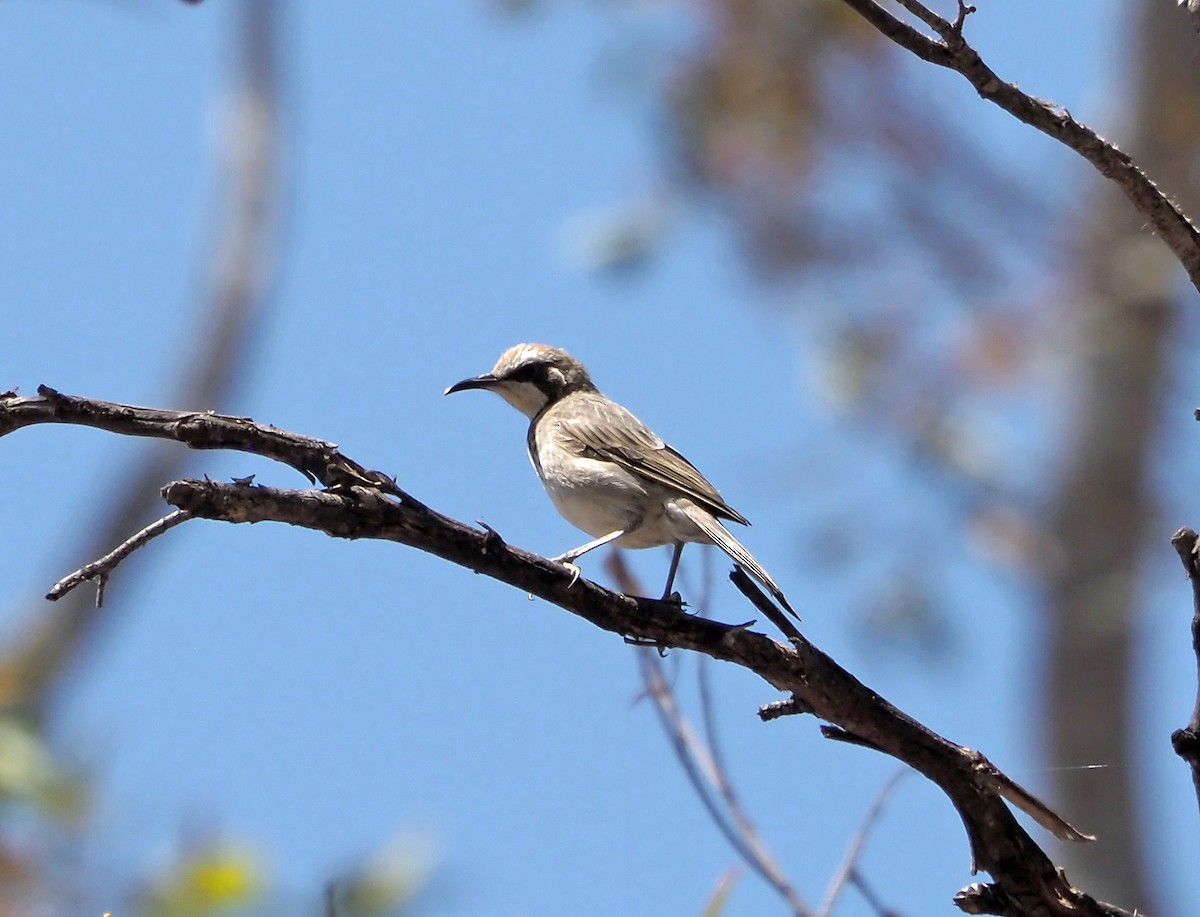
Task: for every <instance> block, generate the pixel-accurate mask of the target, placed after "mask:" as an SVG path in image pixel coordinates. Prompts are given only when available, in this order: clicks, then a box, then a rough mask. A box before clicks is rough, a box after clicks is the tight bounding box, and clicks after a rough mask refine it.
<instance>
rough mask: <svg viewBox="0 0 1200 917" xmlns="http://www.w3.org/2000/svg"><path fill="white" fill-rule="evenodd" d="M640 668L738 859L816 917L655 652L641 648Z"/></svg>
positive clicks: (802, 915) (802, 913) (794, 906)
mask: <svg viewBox="0 0 1200 917" xmlns="http://www.w3.org/2000/svg"><path fill="white" fill-rule="evenodd" d="M638 665H639V667H640V668H641V670H642V678H643V681H644V682H645V684H646V693H647V695H648V696H649V697H650V698H651V699H652V700H653V701H654V705H655V709H656V710H657V711H658V714H659V720H660V721H661V722H662V726H663V731H664V732H666V734H667V736H668V738H670V740H671V747H672V748H673V749H674V751H675V755H676V757H677V758H678V759H679V763H680V765H681V766H682V767H683V771H684V773H685V774H686V775H687V778H688V781H689V782H690V783H691V784H692V787H693V789H695V791H696V795H697V796H699V797H700V801H701V803H702V804H703V806H704V808H705V810H706V811H707V812H708V814H709V817H711V818H712V820H713V822H714V823H715V824H716V826H717V828H718V830H720V832H721V834H722V835H724V837H725V839H726V841H728V842H729V845H730V846H731V847H732V848H733V849H734V850H735V851H736V852H737V854H738V856H740V857H741V858H742V860H743V861H744V862H745V863H746V864H747V865H748V866H749V867H750V868H751V869H752V870H754V872H755V873H757V874H758V875H759V876H760V877H761V878H762V879H763V881H764V882H766V883H767V884H768V885H770V886H771V887H772V888H774V889H775V890H776V891H777V892H779V894H780V896H781V897H782V898H783V899H784V900H785V901H786V902H787V904H788V907H789V908H790V909H791V912H792V913H793V914H795V915H797V917H811V915H812V910H811V908H809V906H808V904H807V903H806V902H805V901H804V899H803V898H802V897H801V896H800V894H799V892H797V891H796V889H795V888H793V887H792V885H791V883H790V882H789V881H788V880H787V877H786V876H784V874H783V871H782V870H781V869H780V868H779V866H778V865H777V864H776V863H775V860H774V858H773V857H772V856H771V855H770V853H769V852H768V851H767V849H766V847H765V846H764V845H763V843H762V840H761V839H760V838H759V836H758V831H757V829H756V828H755V827H754V825H753V823H752V822H751V821H750V819H749V817H748V816H747V815H746V813H745V810H744V809H743V808H742V807H741V805H740V804H739V803H738V801H737V797H736V795H735V794H734V792H733V788H732V784H731V782H730V780H729V777H728V775H727V774H726V773H725V771H724V770H723V768H722V766H721V764H720V762H719V760H718V758H717V756H716V755H715V754H714V753H713V747H712V746H711V745H710V744H706V743H704V742H703V741H701V740H700V737H699V736H697V735H696V733H695V730H693V729H692V727H691V724H690V723H689V722H688V720H687V717H685V716H684V715H683V712H682V711H681V710H680V709H679V705H678V703H676V700H675V693H674V692H673V691H672V690H671V687H670V685H669V684H668V683H667V680H666V678H665V676H664V675H663V671H662V662H661V661H660V660H659V658H658V657H657V656H656V655H655V653H654V652H653V651H652V650H649V649H642V650H640V651H639V652H638ZM714 790H715V791H716V792H717V794H718V795H719V796H720V798H721V800H722V801H723V802H724V808H722V806H721V805H719V804H718V802H717V799H715V798H714V797H713V791H714Z"/></svg>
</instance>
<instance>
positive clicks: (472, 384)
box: [444, 373, 500, 395]
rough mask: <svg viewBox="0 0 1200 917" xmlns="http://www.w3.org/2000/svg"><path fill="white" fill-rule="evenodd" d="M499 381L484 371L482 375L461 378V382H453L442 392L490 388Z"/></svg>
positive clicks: (447, 393) (451, 392)
mask: <svg viewBox="0 0 1200 917" xmlns="http://www.w3.org/2000/svg"><path fill="white" fill-rule="evenodd" d="M499 381H500V380H499V379H497V378H496V377H495V376H493V375H492V374H491V373H484V374H483V375H482V376H474V377H473V378H470V379H463V380H462V382H455V383H454V384H453V385H452V386H450V387H449V388H448V389H446V391H445V392H444V394H446V395H453V394H454V393H455V392H465V391H466V390H467V389H470V388H492V387H494V386H495V384H496V383H497V382H499Z"/></svg>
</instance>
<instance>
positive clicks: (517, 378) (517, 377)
mask: <svg viewBox="0 0 1200 917" xmlns="http://www.w3.org/2000/svg"><path fill="white" fill-rule="evenodd" d="M540 369H541V367H540V366H538V364H537V363H526V364H525V365H524V366H518V367H517V368H516V369H514V370H513V371H512V372H511V373H509V374H508V378H510V379H512V381H513V382H536V381H537V380H538V379H539V378H541V377H542V376H543V373H541V372H539V370H540Z"/></svg>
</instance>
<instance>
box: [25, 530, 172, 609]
mask: <svg viewBox="0 0 1200 917" xmlns="http://www.w3.org/2000/svg"><path fill="white" fill-rule="evenodd" d="M190 518H191V517H190V516H189V515H188V514H187V513H186V512H184V511H183V510H181V509H177V510H175V512H173V513H168V514H167V515H165V516H163V518H161V519H158V520H156V521H155V522H151V523H150V524H149V525H148V526H146V527H145V528H144V529H142V530H141V531H140V532H138V533H137V534H135V535H133V536H132V537H131V538H127V539H126V540H125V541H123V542H121V544H119V545H117V547H115V548H114V549H113V550H111V551H109V552H108V553H107V554H105V555H104V556H103V557H101V558H99V559H98V560H94V561H92V562H91V563H90V564H84V565H83V566H82V567H80V568H79V569H78V570H76V571H75V572H74V573H71V574H69V575H67V576H64V577H63V578H62V579H60V580H59V581H58V582H57V583H55V584H54V585H53V586H51V587H50V591H49V592H48V593H46V598H48V599H49V600H50V601H51V602H56V601H58V600H59V599H61V598H62V597H63V596H64V595H66V594H67V593H68V592H70V591H71V590H72V589H74V588H76V587H77V586H81V585H83V584H84V583H86V582H87V581H88V580H92V579H94V580H97V585H96V605H97V606H99V605H103V604H104V581H105V580H106V579H108V575H109V574H110V573H112V571H113V570H114V569H115V568H116V566H117V564H119V563H120V562H121V561H123V560H124V559H125V558H126V557H128V556H129V555H130V554H132V553H133V552H134V551H136V550H137V549H138V548H140V547H142V545H144V544H145V543H146V542H148V541H149V540H150V539H151V538H157V537H158V536H159V535H162V534H164V533H166V532H168V531H170V530H171V529H173V528H174V527H175V526H177V525H179V523H181V522H186V521H187V520H188V519H190Z"/></svg>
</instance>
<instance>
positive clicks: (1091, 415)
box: [1043, 0, 1200, 913]
mask: <svg viewBox="0 0 1200 917" xmlns="http://www.w3.org/2000/svg"><path fill="white" fill-rule="evenodd" d="M1128 15H1129V16H1130V19H1131V22H1130V26H1131V28H1130V29H1129V30H1128V34H1130V35H1132V36H1134V41H1133V42H1131V43H1130V45H1129V54H1130V57H1131V60H1130V61H1129V66H1128V68H1125V69H1127V70H1128V72H1129V73H1131V74H1133V82H1132V84H1131V88H1130V93H1129V97H1128V100H1127V108H1126V118H1125V122H1124V127H1123V130H1122V131H1121V138H1122V143H1121V145H1122V147H1123V148H1124V149H1127V150H1128V151H1129V152H1130V153H1131V154H1132V155H1133V156H1134V158H1135V160H1137V161H1138V162H1139V163H1140V164H1141V165H1142V166H1143V167H1145V168H1146V169H1147V171H1148V172H1149V174H1151V175H1152V176H1154V177H1155V178H1156V180H1157V181H1159V183H1160V184H1161V186H1162V187H1163V188H1164V190H1165V191H1167V192H1168V193H1169V194H1171V195H1178V196H1179V198H1180V199H1179V203H1180V204H1182V205H1183V208H1184V210H1185V211H1190V212H1196V204H1197V196H1196V194H1195V193H1189V192H1190V191H1191V185H1192V179H1193V177H1194V175H1193V172H1192V164H1193V162H1194V160H1195V156H1196V151H1197V141H1198V139H1200V67H1198V66H1197V57H1198V54H1200V48H1198V47H1197V42H1196V35H1195V33H1194V32H1193V31H1192V30H1191V29H1190V28H1188V26H1187V21H1186V18H1185V15H1184V12H1183V11H1181V10H1178V9H1176V8H1173V7H1172V6H1170V5H1167V4H1163V3H1160V2H1157V0H1141V2H1140V3H1139V4H1137V5H1136V7H1135V8H1132V9H1131V10H1130V11H1129V13H1128ZM1093 187H1094V192H1093V194H1092V197H1091V201H1090V207H1089V210H1088V212H1087V214H1086V217H1085V220H1086V226H1085V227H1084V229H1083V231H1081V232H1080V233H1079V235H1080V238H1082V239H1083V240H1084V244H1082V245H1081V246H1080V249H1079V251H1078V265H1079V273H1080V290H1081V295H1080V297H1079V298H1078V300H1077V301H1076V302H1075V303H1073V304H1072V307H1071V308H1072V314H1073V316H1074V320H1075V323H1076V333H1077V344H1078V347H1077V353H1078V354H1079V356H1078V362H1077V365H1076V367H1075V377H1076V389H1075V394H1076V401H1075V404H1074V406H1073V409H1072V411H1071V413H1070V416H1071V417H1072V419H1073V422H1074V427H1073V429H1071V430H1070V431H1069V432H1068V435H1067V436H1066V437H1065V438H1064V450H1065V455H1066V461H1065V467H1064V469H1063V477H1062V480H1061V482H1060V486H1059V488H1058V490H1057V493H1056V495H1055V497H1054V501H1053V506H1052V509H1051V513H1050V524H1051V529H1052V531H1053V533H1054V535H1055V537H1056V539H1057V543H1058V550H1057V551H1056V552H1055V556H1054V562H1053V564H1051V565H1047V567H1046V568H1045V569H1044V571H1043V576H1044V583H1045V587H1046V596H1047V602H1046V626H1047V638H1048V639H1047V651H1046V654H1045V657H1044V665H1045V672H1044V680H1043V681H1044V689H1045V696H1046V700H1047V706H1046V717H1045V721H1044V723H1043V728H1044V747H1045V752H1046V755H1047V757H1048V759H1049V763H1050V765H1051V766H1052V768H1053V769H1052V771H1051V773H1052V774H1053V779H1054V780H1055V784H1056V786H1055V790H1056V795H1057V799H1058V800H1059V802H1060V804H1061V805H1062V807H1063V810H1064V811H1065V812H1066V813H1069V815H1070V816H1071V817H1073V818H1077V819H1078V820H1079V821H1080V822H1081V823H1083V824H1086V825H1088V826H1089V828H1090V829H1091V830H1093V831H1095V832H1096V834H1097V836H1098V838H1099V841H1098V843H1096V844H1094V845H1091V846H1090V847H1089V849H1088V850H1086V851H1083V850H1078V849H1076V850H1065V851H1064V856H1065V857H1066V859H1067V869H1068V873H1069V874H1070V875H1072V876H1074V877H1077V878H1078V880H1079V881H1080V882H1081V883H1082V884H1083V885H1084V886H1086V887H1088V888H1089V889H1092V890H1093V891H1094V892H1095V893H1096V894H1098V895H1099V896H1100V897H1102V898H1105V899H1108V900H1115V901H1120V902H1122V903H1123V904H1125V905H1126V906H1137V907H1139V908H1142V909H1146V910H1149V911H1150V912H1151V913H1167V911H1166V910H1165V909H1164V907H1163V906H1162V905H1161V903H1160V902H1156V901H1155V900H1154V898H1153V892H1152V891H1151V889H1150V887H1149V883H1148V881H1147V877H1146V871H1145V868H1144V864H1145V852H1146V845H1145V840H1144V838H1143V837H1142V834H1141V831H1140V828H1141V825H1140V823H1139V817H1138V813H1139V811H1140V807H1139V805H1138V802H1139V800H1138V799H1137V785H1136V780H1137V778H1138V776H1139V772H1140V770H1141V769H1140V768H1139V767H1138V766H1137V762H1138V761H1139V759H1140V758H1141V757H1142V755H1141V752H1140V750H1139V748H1140V746H1141V745H1142V744H1144V743H1145V742H1146V741H1147V740H1148V737H1147V736H1146V735H1145V734H1144V732H1139V731H1138V730H1137V727H1136V719H1135V716H1134V710H1133V709H1132V702H1133V686H1134V683H1135V680H1136V679H1135V671H1134V667H1135V662H1136V653H1135V650H1136V637H1137V620H1136V619H1137V606H1138V601H1139V595H1138V591H1137V575H1138V570H1139V567H1140V558H1141V557H1142V555H1143V546H1144V545H1145V544H1146V543H1147V537H1146V536H1147V535H1148V534H1149V533H1148V531H1147V529H1148V524H1149V523H1150V522H1151V521H1152V519H1153V512H1154V495H1153V488H1152V483H1151V480H1150V477H1151V467H1150V466H1151V460H1152V457H1153V455H1154V453H1155V449H1156V446H1157V443H1158V433H1159V429H1158V428H1159V422H1160V420H1161V419H1162V416H1161V415H1162V403H1163V395H1164V392H1165V389H1166V386H1167V376H1168V369H1169V363H1170V359H1171V346H1172V331H1173V329H1174V328H1175V327H1176V325H1177V323H1178V313H1179V310H1180V308H1181V292H1180V283H1179V281H1180V273H1179V271H1178V268H1177V267H1176V266H1175V264H1174V261H1173V259H1171V258H1170V257H1169V256H1168V255H1167V253H1166V250H1165V249H1164V248H1163V247H1162V246H1161V245H1160V244H1159V243H1158V242H1157V241H1156V240H1154V239H1152V238H1150V237H1149V236H1148V234H1147V233H1146V228H1145V220H1144V218H1143V217H1142V216H1140V215H1139V214H1136V213H1134V212H1133V211H1132V210H1131V209H1130V207H1129V203H1128V201H1127V200H1125V199H1124V197H1123V196H1121V195H1120V194H1119V193H1118V192H1117V191H1116V190H1115V189H1114V188H1113V187H1112V186H1111V185H1109V184H1108V183H1104V184H1100V183H1096V184H1095V185H1094V186H1093ZM1186 419H1187V418H1180V422H1184V421H1185V420H1186ZM1150 543H1151V544H1156V545H1159V546H1161V547H1165V543H1166V533H1163V535H1162V537H1161V538H1154V539H1151V540H1150ZM1162 741H1163V742H1165V741H1166V736H1163V737H1162ZM1085 764H1103V765H1106V767H1105V769H1103V770H1099V771H1089V772H1087V774H1086V775H1084V774H1082V773H1081V772H1079V771H1077V770H1066V769H1060V768H1071V767H1074V766H1077V765H1085Z"/></svg>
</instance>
